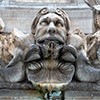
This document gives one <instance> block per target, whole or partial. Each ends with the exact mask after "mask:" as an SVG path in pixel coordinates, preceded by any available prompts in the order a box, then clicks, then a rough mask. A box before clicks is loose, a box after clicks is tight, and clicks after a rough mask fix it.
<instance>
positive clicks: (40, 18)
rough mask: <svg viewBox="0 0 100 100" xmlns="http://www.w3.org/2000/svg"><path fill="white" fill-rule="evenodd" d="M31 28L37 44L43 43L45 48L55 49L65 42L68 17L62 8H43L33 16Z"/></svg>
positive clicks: (68, 27)
mask: <svg viewBox="0 0 100 100" xmlns="http://www.w3.org/2000/svg"><path fill="white" fill-rule="evenodd" d="M31 29H32V34H33V35H34V36H35V41H36V43H37V44H39V45H41V44H42V45H43V44H44V45H45V49H48V50H49V49H52V50H54V51H55V50H58V49H59V47H61V45H63V44H64V43H65V42H66V39H67V34H68V31H69V29H70V26H69V18H68V15H67V13H66V12H65V11H63V10H62V9H59V8H57V9H48V8H43V9H41V10H40V11H39V12H38V14H37V16H36V17H35V18H34V20H33V23H32V26H31ZM48 50H47V51H48ZM56 55H57V54H55V56H56Z"/></svg>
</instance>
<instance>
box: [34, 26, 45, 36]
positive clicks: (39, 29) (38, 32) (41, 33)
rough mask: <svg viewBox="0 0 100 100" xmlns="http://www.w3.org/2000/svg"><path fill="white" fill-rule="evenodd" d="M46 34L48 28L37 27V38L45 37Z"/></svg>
mask: <svg viewBox="0 0 100 100" xmlns="http://www.w3.org/2000/svg"><path fill="white" fill-rule="evenodd" d="M46 32H47V28H46V27H37V28H36V33H35V36H37V37H40V36H42V35H44V34H45V33H46Z"/></svg>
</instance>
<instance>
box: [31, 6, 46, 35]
mask: <svg viewBox="0 0 100 100" xmlns="http://www.w3.org/2000/svg"><path fill="white" fill-rule="evenodd" d="M46 13H48V10H47V8H46V7H45V8H43V9H41V10H40V11H39V12H38V13H37V15H36V17H34V18H33V21H32V25H31V32H32V34H33V35H34V34H35V31H36V26H37V23H38V21H39V19H40V17H41V16H42V15H44V14H46Z"/></svg>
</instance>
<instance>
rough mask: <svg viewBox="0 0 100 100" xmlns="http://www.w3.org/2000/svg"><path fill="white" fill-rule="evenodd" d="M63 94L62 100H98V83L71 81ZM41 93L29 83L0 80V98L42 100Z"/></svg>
mask: <svg viewBox="0 0 100 100" xmlns="http://www.w3.org/2000/svg"><path fill="white" fill-rule="evenodd" d="M64 94H65V95H64V97H65V99H64V100H99V99H100V85H99V84H96V83H81V82H72V83H71V84H70V85H69V86H68V87H67V90H66V91H65V93H64ZM43 95H44V94H43V93H42V92H38V91H36V90H35V89H34V87H33V86H32V85H31V84H30V83H4V82H2V83H1V82H0V100H44V99H43ZM58 100H59V99H58Z"/></svg>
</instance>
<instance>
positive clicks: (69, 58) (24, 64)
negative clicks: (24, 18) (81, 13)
mask: <svg viewBox="0 0 100 100" xmlns="http://www.w3.org/2000/svg"><path fill="white" fill-rule="evenodd" d="M4 26H5V24H4V22H3V20H2V19H0V83H1V84H0V87H1V88H10V89H11V88H12V89H14V88H17V89H19V88H21V89H36V90H39V91H42V92H43V93H44V98H45V99H46V100H53V99H54V98H55V95H57V97H58V98H60V99H61V100H64V91H67V90H68V89H71V90H74V89H75V88H77V89H79V90H80V89H81V90H89V89H90V90H93V89H94V88H95V90H100V88H98V87H96V85H94V84H93V83H95V84H99V82H100V31H99V29H98V30H97V32H95V33H94V34H92V35H85V34H84V32H82V31H81V30H80V29H76V30H75V31H73V32H72V33H70V32H69V30H70V19H69V17H68V14H67V13H66V12H65V11H64V10H62V9H60V8H56V9H53V8H52V9H49V8H42V9H41V10H40V11H39V12H38V13H37V14H36V16H35V17H34V19H33V22H32V26H31V33H30V34H24V33H23V32H21V31H19V30H18V29H15V28H14V29H13V31H12V32H4V30H3V29H4ZM2 84H4V85H2ZM23 84H24V85H23ZM82 87H84V89H83V88H82Z"/></svg>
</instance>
